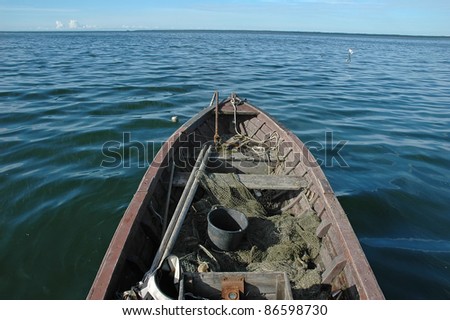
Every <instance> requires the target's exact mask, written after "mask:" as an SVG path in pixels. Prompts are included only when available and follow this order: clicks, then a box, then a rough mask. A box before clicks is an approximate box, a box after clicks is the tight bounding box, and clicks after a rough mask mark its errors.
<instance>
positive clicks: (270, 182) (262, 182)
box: [173, 172, 308, 190]
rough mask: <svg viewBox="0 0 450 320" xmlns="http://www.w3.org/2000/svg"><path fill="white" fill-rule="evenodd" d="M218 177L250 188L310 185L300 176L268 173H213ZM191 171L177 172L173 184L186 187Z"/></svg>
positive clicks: (231, 183) (295, 187) (289, 188)
mask: <svg viewBox="0 0 450 320" xmlns="http://www.w3.org/2000/svg"><path fill="white" fill-rule="evenodd" d="M215 176H216V177H218V178H220V179H222V180H224V181H228V182H229V183H228V184H229V185H233V184H234V180H233V179H236V180H237V181H239V182H241V183H242V184H243V185H244V186H246V187H247V188H248V189H259V190H300V189H302V188H306V187H307V186H308V181H306V179H305V178H303V177H299V176H275V175H266V174H234V177H233V175H231V174H225V173H212V174H210V178H212V179H214V177H215ZM188 177H189V173H186V172H177V173H175V176H174V177H173V186H175V187H184V186H185V185H186V182H187V179H188Z"/></svg>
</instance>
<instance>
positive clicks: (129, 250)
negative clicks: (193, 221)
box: [87, 95, 384, 299]
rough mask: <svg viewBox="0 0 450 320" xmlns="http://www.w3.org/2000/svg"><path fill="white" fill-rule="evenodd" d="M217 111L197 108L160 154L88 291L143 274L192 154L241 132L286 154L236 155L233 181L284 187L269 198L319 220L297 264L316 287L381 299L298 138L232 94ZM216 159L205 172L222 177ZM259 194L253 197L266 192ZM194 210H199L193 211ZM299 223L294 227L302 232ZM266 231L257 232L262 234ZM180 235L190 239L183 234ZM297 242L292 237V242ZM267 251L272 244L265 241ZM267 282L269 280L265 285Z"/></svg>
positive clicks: (249, 143)
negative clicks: (309, 249)
mask: <svg viewBox="0 0 450 320" xmlns="http://www.w3.org/2000/svg"><path fill="white" fill-rule="evenodd" d="M213 100H214V99H213ZM213 100H212V101H213ZM217 110H218V112H217V113H216V112H215V111H216V108H215V107H214V106H213V105H212V104H211V105H210V106H209V107H208V108H205V109H204V110H202V111H200V112H199V113H198V114H197V115H196V116H195V117H193V118H192V119H191V120H189V121H188V122H187V123H186V124H184V125H182V126H181V127H180V128H179V129H178V130H177V131H176V132H175V133H174V134H173V135H172V136H171V137H170V138H169V139H168V140H167V142H166V143H165V144H164V145H163V146H162V148H161V149H160V151H159V152H158V153H157V155H156V156H155V158H154V160H153V162H152V164H151V165H150V167H149V168H148V170H147V172H146V173H145V175H144V177H143V179H142V181H141V183H140V185H139V186H138V189H137V191H136V193H135V194H134V196H133V198H132V200H131V202H130V204H129V206H128V208H127V210H126V211H125V213H124V216H123V218H122V220H121V221H120V223H119V225H118V227H117V229H116V232H115V234H114V236H113V238H112V240H111V243H110V245H109V247H108V249H107V252H106V254H105V256H104V258H103V261H102V263H101V265H100V268H99V270H98V273H97V275H96V277H95V279H94V281H93V284H92V286H91V289H90V291H89V294H88V297H87V298H88V299H114V298H117V295H118V294H122V293H123V292H125V291H127V290H130V288H132V287H133V286H135V285H136V284H137V283H138V282H139V281H141V280H142V279H143V276H144V274H145V273H146V272H148V270H149V269H150V266H151V265H152V263H153V262H154V259H155V254H156V252H157V250H158V249H161V248H160V245H161V241H162V238H163V234H164V222H163V221H162V218H161V216H163V215H162V214H160V213H163V212H165V211H166V208H168V210H167V211H168V216H169V219H170V218H171V217H172V215H173V214H174V212H175V209H176V207H177V204H178V200H177V199H178V198H179V197H180V196H181V194H182V193H183V189H184V188H185V181H186V179H185V177H186V175H189V173H190V171H191V170H192V167H193V163H192V158H195V156H194V155H195V154H198V152H199V150H200V149H201V148H202V146H203V145H204V144H205V143H206V144H208V143H211V142H212V141H213V140H214V138H215V137H216V138H217V137H220V140H221V141H222V143H223V144H224V146H226V148H225V149H226V150H228V149H229V148H230V146H231V145H232V144H233V143H234V142H235V141H236V139H238V140H239V139H240V143H241V144H240V145H239V148H241V149H242V148H245V147H248V149H249V150H251V149H253V150H255V146H256V151H258V149H257V148H258V147H259V146H264V148H266V149H265V151H267V150H269V151H271V152H273V151H276V152H277V153H278V155H277V159H283V161H260V162H259V163H258V166H253V167H252V166H249V163H248V161H246V159H245V157H244V158H242V157H241V158H239V159H238V158H235V160H236V159H237V160H238V161H234V163H233V166H232V167H228V171H227V172H229V171H231V172H233V173H234V174H235V177H238V178H239V179H237V180H239V181H240V183H242V184H243V185H244V186H245V187H246V188H247V189H250V191H251V190H252V189H258V190H263V189H271V190H269V192H275V191H273V190H282V189H288V190H282V191H276V194H272V193H268V194H269V195H271V199H272V200H271V202H275V204H276V205H278V207H277V208H278V209H280V210H278V211H279V212H286V213H287V214H288V215H287V216H285V217H288V218H289V217H292V218H293V219H294V220H295V219H297V220H298V221H301V219H303V218H304V217H305V215H306V214H307V213H308V214H313V215H314V216H315V217H316V218H315V219H317V220H318V221H319V222H320V223H319V222H318V223H317V225H315V226H314V228H315V229H314V232H313V233H314V235H315V236H317V237H318V238H319V239H320V248H319V249H318V250H317V256H316V257H315V258H314V260H310V261H309V262H308V263H304V264H305V265H306V266H305V267H304V268H305V270H300V269H301V267H296V268H299V270H298V271H302V272H309V271H311V270H309V268H310V267H309V266H308V265H310V264H311V265H313V266H314V267H315V268H316V270H320V271H321V274H320V281H321V282H320V285H319V287H320V288H321V290H322V289H323V288H325V287H327V288H328V289H329V291H330V295H329V298H333V297H341V298H346V299H384V296H383V293H382V291H381V289H380V287H379V285H378V283H377V281H376V278H375V275H374V273H373V271H372V269H371V267H370V265H369V263H368V261H367V258H366V256H365V254H364V252H363V250H362V248H361V245H360V243H359V241H358V239H357V237H356V235H355V233H354V231H353V229H352V227H351V225H350V223H349V221H348V219H347V216H346V215H345V213H344V211H343V209H342V207H341V206H340V204H339V202H338V200H337V198H336V196H335V195H334V193H333V190H332V188H331V186H330V185H329V183H328V181H327V179H326V178H325V176H324V174H323V172H322V170H321V169H320V167H319V165H318V164H317V162H316V160H315V159H314V157H313V156H312V155H311V153H310V152H309V151H308V149H307V148H306V146H305V145H304V144H303V142H301V141H300V139H299V138H298V137H297V136H295V135H294V134H293V133H292V132H291V131H289V130H287V129H286V128H284V127H283V126H282V125H280V124H279V123H278V122H276V121H275V120H274V119H273V118H271V117H270V116H269V115H267V114H266V113H264V112H263V111H262V110H260V109H258V108H256V107H255V106H253V105H251V104H250V103H249V102H247V101H245V100H242V99H240V98H239V97H237V96H235V95H232V96H230V97H229V98H227V99H225V100H224V101H222V102H221V103H220V104H219V105H218V107H217ZM216 119H217V121H216ZM230 137H231V138H230ZM227 143H228V144H227ZM254 143H256V145H255V144H254ZM258 143H259V144H258ZM190 159H191V160H190ZM261 159H264V157H262V158H261ZM171 161H174V163H175V173H174V172H173V166H172V165H169V163H170V162H171ZM217 161H219V162H220V161H222V164H227V163H225V162H226V161H228V160H227V159H226V157H225V158H222V159H220V157H217V158H216V159H215V162H214V164H215V166H210V167H208V170H209V171H208V176H214V175H218V176H216V178H217V179H223V181H227V180H226V179H227V175H226V174H225V173H224V172H223V171H221V170H222V169H219V168H223V167H224V166H222V167H221V166H217V164H218V163H217ZM219 164H220V163H219ZM268 173H270V174H268ZM250 174H251V175H250ZM172 175H173V181H171V177H172ZM169 188H170V198H169V202H168V197H167V194H168V193H169V190H168V189H169ZM200 189H202V190H199V191H197V198H201V197H202V191H204V190H203V189H204V187H202V188H200ZM258 192H259V191H258ZM255 194H256V192H255ZM259 196H260V195H257V196H256V198H255V199H262V198H264V196H262V197H259ZM202 201H203V200H200V201H199V203H197V204H196V207H197V208H198V207H201V206H200V204H201V203H203V205H204V204H205V203H208V202H207V201H203V202H202ZM200 202H201V203H200ZM269 202H270V201H269ZM194 211H196V210H194ZM195 217H196V218H198V217H199V216H198V212H197V216H195ZM258 219H259V220H261V219H260V218H258ZM289 219H290V218H289ZM253 221H256V220H252V221H250V225H251V224H252V223H253ZM302 228H303V227H302V226H301V227H300V231H299V232H303V231H304V230H303V229H302ZM305 235H306V234H305ZM305 235H304V236H305ZM248 237H250V235H249V234H248V235H247V238H248ZM264 237H265V235H261V238H264ZM181 240H183V241H184V242H188V239H181ZM250 240H252V239H248V241H250ZM248 241H247V242H248ZM295 246H296V244H295V243H293V244H292V247H295ZM202 248H205V247H203V246H202ZM205 250H206V249H205ZM267 250H268V251H270V248H268V249H267ZM214 255H217V254H216V253H214ZM311 259H312V258H311ZM199 267H200V266H199ZM222 271H225V272H229V271H230V270H222ZM231 271H232V270H231ZM272 271H279V270H272ZM246 272H247V271H246ZM248 272H249V271H248ZM245 274H246V273H245V272H244V275H245ZM268 275H269V273H268ZM260 277H261V276H257V278H260ZM195 278H196V277H195ZM213 278H217V277H213ZM249 279H250V277H249ZM290 281H291V282H292V279H290ZM265 287H267V288H269V287H271V286H270V285H268V284H267V285H266V284H265ZM272 287H273V286H272ZM286 288H287V287H286ZM308 289H311V290H312V291H314V290H313V289H314V288H303V289H301V290H300V289H298V288H294V287H293V288H292V290H293V291H295V293H296V294H295V295H294V298H295V297H296V296H297V297H298V294H299V292H300V294H303V293H304V292H305V291H308ZM299 290H300V291H299ZM274 296H275V295H274Z"/></svg>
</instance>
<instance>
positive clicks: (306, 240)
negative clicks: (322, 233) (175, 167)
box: [174, 174, 329, 299]
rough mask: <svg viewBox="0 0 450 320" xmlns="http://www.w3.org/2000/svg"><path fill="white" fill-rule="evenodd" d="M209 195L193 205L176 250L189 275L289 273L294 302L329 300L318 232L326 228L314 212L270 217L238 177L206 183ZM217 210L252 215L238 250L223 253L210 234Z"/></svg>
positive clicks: (211, 178)
mask: <svg viewBox="0 0 450 320" xmlns="http://www.w3.org/2000/svg"><path fill="white" fill-rule="evenodd" d="M201 185H202V187H203V188H204V189H205V191H207V192H206V195H205V196H204V197H203V198H202V199H201V200H199V201H197V202H196V203H194V205H193V209H192V212H191V214H190V215H188V217H187V218H186V220H185V222H184V225H183V228H182V230H181V232H180V235H179V237H178V241H177V244H176V245H175V249H174V254H176V255H177V256H178V257H180V262H181V265H182V268H183V270H184V271H187V272H204V271H215V272H248V271H252V272H275V271H281V272H286V274H287V275H288V278H289V280H290V282H291V287H292V292H293V296H294V299H323V298H327V297H328V295H329V293H328V292H325V290H324V288H323V287H322V286H321V285H320V284H321V270H320V267H319V265H318V256H319V251H320V246H321V242H320V239H319V238H318V237H316V235H315V232H316V229H317V227H318V225H319V223H320V220H319V218H318V216H317V214H316V213H315V212H314V210H312V209H308V210H305V211H304V212H303V213H302V214H301V216H294V215H293V213H292V212H289V211H286V212H282V213H281V214H276V215H268V214H267V210H266V208H265V207H264V206H263V205H262V204H261V202H260V201H258V200H257V198H256V197H255V196H254V195H253V193H252V192H251V191H250V190H248V189H247V188H246V187H245V186H244V185H243V184H242V183H241V182H240V181H238V180H237V179H236V177H235V176H234V175H233V174H228V175H223V174H221V175H215V174H208V175H204V176H203V177H202V178H201ZM213 205H221V206H224V207H227V208H232V209H235V210H238V211H241V212H243V213H245V214H246V216H247V218H248V222H249V225H248V228H247V230H246V236H245V238H244V239H243V240H242V242H241V243H240V246H239V248H238V249H237V250H236V251H228V252H223V251H218V250H215V249H214V248H215V247H214V246H213V245H212V243H211V242H210V240H209V238H208V235H207V214H208V212H209V211H210V210H211V207H212V206H213Z"/></svg>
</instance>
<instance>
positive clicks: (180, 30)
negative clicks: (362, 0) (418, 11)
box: [0, 28, 450, 38]
mask: <svg viewBox="0 0 450 320" xmlns="http://www.w3.org/2000/svg"><path fill="white" fill-rule="evenodd" d="M45 32H49V33H50V32H53V33H84V32H255V33H258V32H259V33H263V32H266V33H310V34H334V35H361V36H392V37H435V38H450V35H423V34H422V35H420V34H400V33H364V32H332V31H298V30H297V31H295V30H270V29H125V28H122V29H116V28H111V29H106V28H104V29H97V30H95V29H67V30H0V33H45Z"/></svg>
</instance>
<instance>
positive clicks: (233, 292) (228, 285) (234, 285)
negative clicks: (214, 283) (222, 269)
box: [222, 277, 244, 300]
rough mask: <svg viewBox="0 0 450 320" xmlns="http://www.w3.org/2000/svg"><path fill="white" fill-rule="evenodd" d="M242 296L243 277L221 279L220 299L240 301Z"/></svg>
mask: <svg viewBox="0 0 450 320" xmlns="http://www.w3.org/2000/svg"><path fill="white" fill-rule="evenodd" d="M241 294H244V277H224V278H223V279H222V299H224V300H240V295H241Z"/></svg>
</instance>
